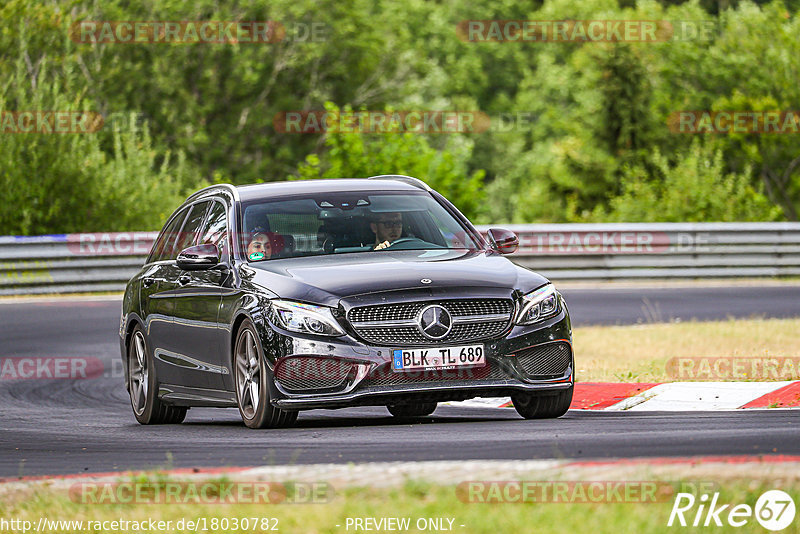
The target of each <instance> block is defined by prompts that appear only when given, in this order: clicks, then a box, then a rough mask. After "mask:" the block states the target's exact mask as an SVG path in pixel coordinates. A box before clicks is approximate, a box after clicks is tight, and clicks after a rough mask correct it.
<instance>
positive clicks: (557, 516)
mask: <svg viewBox="0 0 800 534" xmlns="http://www.w3.org/2000/svg"><path fill="white" fill-rule="evenodd" d="M688 482H690V483H691V482H692V481H688ZM695 487H702V486H697V483H695ZM772 489H781V490H782V491H785V492H787V493H788V494H789V495H790V496H791V497H792V498H793V499H794V502H795V503H800V485H799V484H798V482H797V480H796V479H795V480H793V481H791V482H789V481H786V480H784V481H782V482H781V481H767V480H758V481H755V480H728V481H725V482H724V483H722V484H716V486H715V487H714V488H713V489H711V490H709V499H710V498H712V497H713V492H714V491H718V492H719V498H718V503H719V504H720V505H721V504H724V503H731V504H732V505H737V504H747V505H749V506H750V507H751V508H752V507H755V505H756V502H757V500H758V498H759V496H760V495H762V494H763V493H764V492H765V491H767V490H772ZM9 497H10V496H9V495H5V496H4V498H3V499H2V500H0V517H2V518H4V519H6V520H9V519H15V520H20V521H30V522H31V524H33V525H36V524H38V523H39V520H40V518H41V517H46V518H48V519H49V520H72V521H82V522H83V524H82V525H81V526H80V527H78V525H75V524H73V525H72V526H68V525H62V526H61V528H59V529H58V531H60V532H86V531H92V530H91V528H92V524H91V523H89V522H90V521H93V522H96V521H100V522H110V521H115V520H123V521H149V520H154V521H165V522H166V521H171V525H170V526H169V527H168V528H165V529H159V532H193V531H195V530H194V529H188V528H186V527H185V524H186V522H187V521H199V522H201V524H200V527H199V528H198V529H197V531H200V532H202V531H203V526H202V525H203V524H205V525H206V526H207V530H208V531H209V532H222V531H226V532H265V531H278V532H292V533H295V532H321V533H334V532H355V531H364V530H365V529H356V528H354V520H355V519H356V518H360V519H362V520H364V519H365V518H375V519H379V518H387V517H392V518H408V520H409V525H410V528H408V529H397V530H402V531H407V532H420V531H428V532H430V531H442V530H450V531H454V532H464V533H473V532H474V533H487V534H496V533H506V532H508V533H524V532H538V533H550V532H553V533H555V532H558V533H561V532H585V531H587V530H588V529H591V531H592V532H593V533H594V534H601V533H609V534H618V533H620V532H637V533H642V534H646V533H660V532H665V531H668V530H671V529H669V528H668V527H667V522H668V520H669V517H670V513H671V511H672V508H673V504H674V501H675V499H674V497H669V498H666V499H660V500H659V502H646V503H641V502H639V503H624V502H622V503H620V502H592V503H584V502H581V503H573V502H567V503H561V502H560V503H552V502H546V503H541V502H526V503H490V504H486V503H474V502H473V503H471V502H465V498H464V493H461V492H457V491H456V486H444V485H435V484H429V483H426V482H414V481H408V482H406V483H405V485H403V486H401V487H395V488H383V489H380V488H365V487H353V488H344V489H342V490H341V491H337V492H336V495H335V496H334V497H333V498H332V499H330V500H328V501H327V502H324V503H318V504H272V505H270V504H217V505H210V504H193V503H178V504H168V505H167V504H124V505H122V504H83V503H79V502H75V500H74V499H71V498H70V497H69V496H68V495H67V494H66V492H65V491H64V490H60V491H57V490H53V489H51V488H46V487H41V486H40V487H37V488H36V489H35V490H34V491H33V492H32V493H27V494H26V495H25V496H24V498H13V497H11V498H9ZM697 497H699V495H697ZM698 504H699V501H698ZM730 509H731V507H728V509H727V511H730ZM697 510H698V507H697V505H695V506H694V507H693V508H691V509H690V510H689V511H687V512H686V513H685V518H686V519H687V520H688V522H689V523H690V524H691V521H693V520H694V517H695V514H696V512H697ZM706 510H707V509H706ZM727 511H726V512H725V513H723V514H721V515H720V518H721V521H722V522H723V527H721V528H720V527H712V530H713V531H714V532H740V533H741V532H763V531H764V529H763V528H762V527H761V526H760V525H759V524H758V523H757V521H756V519H755V518H754V517H750V518H749V520H748V522H747V524H746V525H745V526H744V527H743V528H735V527H732V526H730V525H727V524H726V519H727ZM234 518H237V519H238V525H237V526H238V528H234V527H233V524H234V521H233V519H234ZM245 518H247V519H248V520H249V521H253V519H254V518H257V519H258V526H257V527H256V528H253V527H252V526H248V528H246V529H243V528H241V527H242V523H243V521H242V520H243V519H245ZM262 518H269V521H267V522H266V523H262V522H261V519H262ZM223 519H225V520H227V522H223ZM348 519H349V521H348ZM428 519H431V520H434V521H433V522H431V523H428V522H426V523H425V524H426V525H434V524H438V525H439V526H440V528H430V527H428V528H424V529H423V528H418V527H419V526H420V525H422V523H423V521H427V520H428ZM180 520H184V528H182V529H181V528H179V526H178V525H179V523H178V522H179V521H180ZM215 520H216V521H215ZM437 520H438V521H439V523H436V521H437ZM704 520H705V513H703V514H702V518H701V522H702V521H704ZM418 521H419V525H418V523H417V522H418ZM202 522H204V523H202ZM251 524H252V523H251ZM712 524H713V523H712ZM212 525H216V528H213V529H212V528H211V526H212ZM222 525H226V526H222ZM799 525H800V522H798V520H795V521H794V522H793V524H792V525H790V526H789V527H788V528H786V529H785V530H783V531H782V532H784V533H795V532H800V527H799ZM96 526H101V528H100V529H96V531H102V532H122V531H123V529H116V530H115V529H114V525H113V524H111V523H105V524H102V523H101V524H97V525H95V527H96ZM264 526H267V528H262V527H264ZM273 526H274V527H275V530H273V529H272V527H273ZM348 526H349V527H350V528H348ZM87 527H89V528H87ZM673 528H675V527H673ZM130 530H132V529H131V527H130V526H128V531H130ZM142 530H145V529H142ZM374 530H378V531H388V529H374ZM676 530H681V531H689V532H696V531H700V530H704V529H703V528H702V527H701V528H699V529H692V528H691V527H690V528H688V529H687V528H677V529H676ZM705 530H707V529H705ZM18 531H21V530H18Z"/></svg>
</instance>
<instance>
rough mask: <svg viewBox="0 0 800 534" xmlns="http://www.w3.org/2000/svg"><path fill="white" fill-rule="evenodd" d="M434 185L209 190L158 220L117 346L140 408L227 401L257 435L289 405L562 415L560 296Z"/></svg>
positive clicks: (564, 336)
mask: <svg viewBox="0 0 800 534" xmlns="http://www.w3.org/2000/svg"><path fill="white" fill-rule="evenodd" d="M517 246H518V239H517V236H516V235H515V234H514V233H512V232H509V231H507V230H500V229H491V230H489V231H488V235H487V238H484V237H483V236H482V235H481V234H480V233H479V232H478V231H477V230H476V229H475V228H474V227H473V226H472V225H471V224H470V222H469V221H468V220H467V219H466V218H465V217H464V216H463V215H462V214H461V213H460V212H459V211H458V210H457V209H456V208H455V207H454V206H453V205H452V204H451V203H450V202H448V201H447V200H446V199H445V198H444V197H443V196H442V195H440V194H439V193H437V192H436V191H433V190H431V189H430V188H429V187H428V186H427V185H426V184H425V183H424V182H422V181H420V180H417V179H415V178H410V177H407V176H394V175H391V176H375V177H373V178H369V179H337V180H311V181H297V182H283V183H268V184H259V185H250V186H242V187H233V186H230V185H215V186H212V187H208V188H206V189H203V190H201V191H199V192H197V193H195V194H194V195H192V196H191V197H189V198H188V199H187V200H186V202H184V204H183V205H182V206H181V207H180V208H178V210H177V211H175V213H174V214H173V215H172V216H171V217H170V218H169V220H168V221H167V223H166V225H165V226H164V229H163V230H162V231H161V233H160V234H159V236H158V238H157V239H156V241H155V244H154V245H153V249H152V251H151V252H150V256H149V257H148V258H147V261H146V263H145V265H144V266H143V267H142V268H141V270H140V271H139V272H138V273H137V274H136V275H135V276H134V277H133V278H132V279H131V280H130V282H129V283H128V285H127V288H126V290H125V297H124V301H123V308H122V317H121V321H120V329H119V335H120V348H121V350H122V358H123V360H124V364H125V370H126V382H127V388H128V392H129V393H130V398H131V405H132V407H133V412H134V414H135V416H136V419H137V420H138V421H139V422H140V423H143V424H155V423H180V422H181V421H182V420H183V419H184V417H185V416H186V411H187V410H188V409H189V408H190V407H192V406H206V407H208V406H213V407H223V408H224V407H238V408H239V412H240V413H241V416H242V419H243V420H244V423H245V424H246V425H247V426H248V427H251V428H266V427H284V426H287V425H291V424H292V423H293V422H294V421H295V420H296V419H297V413H298V411H299V410H308V409H313V408H342V407H348V406H363V405H373V406H374V405H380V406H386V407H387V408H388V410H389V412H390V413H391V414H393V415H394V416H396V417H403V418H410V417H420V416H425V415H429V414H431V413H432V412H433V411H434V410H435V409H436V405H437V403H439V402H445V401H458V400H464V399H469V398H473V397H487V396H488V397H501V396H511V399H512V401H513V404H514V407H515V408H516V410H517V412H519V414H520V415H522V416H523V417H525V418H550V417H559V416H561V415H563V414H564V413H565V412H566V411H567V409H568V408H569V405H570V402H571V400H572V390H573V383H574V368H575V366H574V360H573V354H572V328H571V325H570V319H569V314H568V312H567V307H566V305H565V303H564V300H563V299H562V297H561V295H560V294H559V292H558V291H556V289H555V288H554V287H553V285H552V284H551V283H550V282H549V281H548V280H547V279H545V278H544V277H542V276H540V275H538V274H536V273H533V272H531V271H528V270H526V269H524V268H522V267H518V266H516V265H514V264H513V263H512V262H511V261H509V260H508V259H506V258H505V257H503V255H504V254H508V253H511V252H514V251H515V250H516V249H517Z"/></svg>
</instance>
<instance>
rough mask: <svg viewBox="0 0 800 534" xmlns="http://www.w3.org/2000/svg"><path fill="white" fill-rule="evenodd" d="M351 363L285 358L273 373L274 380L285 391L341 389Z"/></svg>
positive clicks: (334, 359) (311, 358) (325, 359)
mask: <svg viewBox="0 0 800 534" xmlns="http://www.w3.org/2000/svg"><path fill="white" fill-rule="evenodd" d="M352 369H353V363H351V362H347V361H343V360H338V359H336V358H320V357H310V358H307V357H301V358H300V357H295V358H287V359H286V360H284V361H283V362H281V364H280V365H279V367H278V368H277V369H276V371H275V380H276V381H277V382H278V384H280V385H281V386H282V387H283V388H284V389H286V390H287V391H311V390H331V389H341V388H342V387H343V386H344V383H345V380H346V379H347V376H348V374H350V371H351V370H352Z"/></svg>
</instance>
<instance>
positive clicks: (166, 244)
mask: <svg viewBox="0 0 800 534" xmlns="http://www.w3.org/2000/svg"><path fill="white" fill-rule="evenodd" d="M188 211H189V210H188V208H187V209H184V210H182V211H181V212H180V213H178V214H177V215H176V216H175V217H173V218H172V220H171V221H170V222H169V223H167V225H166V226H165V227H164V229H163V230H161V234H159V236H158V239H156V242H155V244H154V245H153V251H152V252H151V253H150V257H149V258H147V263H151V262H154V261H162V260H165V259H168V257H167V256H169V252H171V251H172V248H173V246H174V244H175V236H176V235H177V233H178V228H180V227H181V225H182V224H183V220H184V219H185V218H186V213H187V212H188Z"/></svg>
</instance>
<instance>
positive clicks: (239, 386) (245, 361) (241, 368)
mask: <svg viewBox="0 0 800 534" xmlns="http://www.w3.org/2000/svg"><path fill="white" fill-rule="evenodd" d="M233 359H234V362H233V364H234V373H235V375H236V402H237V404H238V405H239V413H240V414H241V415H242V421H244V424H245V425H247V426H248V427H250V428H283V427H287V426H291V425H292V424H293V423H294V422H295V421H296V420H297V411H288V410H282V409H280V408H277V407H275V406H273V405H272V404H271V403H270V398H269V385H270V382H269V381H270V380H271V379H270V377H269V376H268V375H267V365H266V362H265V361H264V352H263V350H262V348H261V342H260V341H258V336H257V335H256V330H255V327H254V326H253V323H252V322H251V321H250V320H249V319H246V320H245V321H244V322H243V323H242V326H241V328H240V329H239V333H238V335H237V337H236V345H235V349H234V353H233Z"/></svg>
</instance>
